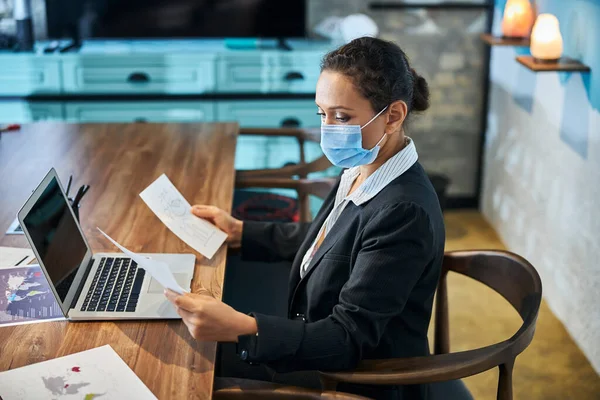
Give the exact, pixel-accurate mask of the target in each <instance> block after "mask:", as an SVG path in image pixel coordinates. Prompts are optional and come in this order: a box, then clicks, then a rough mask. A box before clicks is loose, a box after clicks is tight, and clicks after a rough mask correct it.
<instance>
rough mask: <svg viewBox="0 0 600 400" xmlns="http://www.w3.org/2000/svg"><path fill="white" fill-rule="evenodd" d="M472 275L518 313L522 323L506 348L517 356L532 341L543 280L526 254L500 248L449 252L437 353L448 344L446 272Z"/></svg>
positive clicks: (443, 275) (440, 294) (438, 318)
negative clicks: (525, 257)
mask: <svg viewBox="0 0 600 400" xmlns="http://www.w3.org/2000/svg"><path fill="white" fill-rule="evenodd" d="M449 271H454V272H456V273H459V274H462V275H465V276H468V277H470V278H473V279H475V280H477V281H479V282H481V283H483V284H484V285H486V286H488V287H490V288H491V289H493V290H494V291H496V292H497V293H499V294H500V295H501V296H502V297H504V298H505V299H506V300H507V301H508V302H509V303H510V304H511V305H512V306H513V307H514V308H515V310H516V311H517V312H518V313H519V315H520V316H521V319H522V320H523V324H522V326H521V328H520V329H519V330H518V331H517V332H516V333H515V334H514V335H513V336H512V337H511V338H510V339H509V343H510V346H509V347H508V348H507V351H508V352H510V353H511V354H514V355H515V356H516V355H517V354H519V353H521V352H522V351H523V350H524V349H525V348H526V347H527V346H528V345H529V343H531V340H532V338H533V334H534V331H535V323H536V320H537V315H538V311H539V308H540V304H541V300H542V282H541V279H540V276H539V275H538V273H537V271H536V270H535V268H534V267H533V266H532V265H531V264H530V263H529V262H528V261H527V260H525V259H524V258H523V257H521V256H518V255H516V254H513V253H510V252H507V251H499V250H469V251H454V252H447V253H446V254H445V255H444V262H443V265H442V273H441V277H440V282H439V285H438V292H437V298H436V320H435V323H436V324H435V332H434V334H435V344H434V346H435V354H446V353H449V351H450V346H449V322H448V295H447V287H446V286H447V280H446V277H447V274H448V272H449Z"/></svg>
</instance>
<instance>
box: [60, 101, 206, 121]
mask: <svg viewBox="0 0 600 400" xmlns="http://www.w3.org/2000/svg"><path fill="white" fill-rule="evenodd" d="M65 108H66V117H67V120H68V121H70V122H210V121H213V120H214V105H213V103H211V102H202V101H167V102H159V101H137V102H119V101H114V102H95V101H90V102H76V103H67V104H66V106H65Z"/></svg>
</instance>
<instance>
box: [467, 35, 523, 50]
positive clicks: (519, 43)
mask: <svg viewBox="0 0 600 400" xmlns="http://www.w3.org/2000/svg"><path fill="white" fill-rule="evenodd" d="M479 37H480V38H481V40H483V41H484V42H485V43H487V44H489V45H490V46H516V47H529V39H523V38H508V37H504V36H493V35H490V34H489V33H482V34H481V35H480V36H479Z"/></svg>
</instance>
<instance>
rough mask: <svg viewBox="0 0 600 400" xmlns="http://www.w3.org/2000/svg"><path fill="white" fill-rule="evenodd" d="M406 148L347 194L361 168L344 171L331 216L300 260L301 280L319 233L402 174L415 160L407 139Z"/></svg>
mask: <svg viewBox="0 0 600 400" xmlns="http://www.w3.org/2000/svg"><path fill="white" fill-rule="evenodd" d="M407 140H408V146H406V147H405V148H403V149H402V150H401V151H399V152H398V154H396V155H394V156H393V157H392V158H390V159H389V160H387V161H386V162H385V163H384V164H383V165H382V166H381V167H379V168H377V170H376V171H375V172H374V173H372V174H371V175H370V176H369V177H368V178H367V179H365V181H364V182H363V183H362V184H361V185H360V186H359V187H358V188H356V190H354V192H352V193H351V194H348V192H349V191H350V188H351V187H352V184H353V183H354V181H355V180H356V178H357V177H358V175H359V174H360V167H353V168H349V169H347V170H345V171H344V173H343V174H342V178H341V180H340V186H339V187H338V190H337V192H336V195H335V202H334V203H333V209H332V210H331V213H330V214H329V216H328V217H327V219H326V220H325V222H324V223H323V226H321V229H320V230H319V233H318V234H317V236H316V237H315V240H314V242H313V244H312V245H311V246H310V248H309V249H308V251H307V252H306V254H305V255H304V258H303V259H302V267H301V268H300V277H301V278H303V277H304V274H305V273H306V271H307V270H308V267H309V265H310V262H311V261H312V258H313V256H314V253H315V252H316V250H317V249H315V247H316V246H317V243H318V240H319V238H320V237H321V234H323V232H324V235H325V236H327V233H328V232H330V231H331V229H332V228H333V226H334V225H335V223H336V222H337V220H338V218H339V217H340V215H341V214H342V211H344V209H345V208H346V205H347V204H348V203H349V202H353V203H354V204H356V205H357V206H359V205H361V204H364V203H365V202H367V201H369V200H371V199H372V198H373V197H375V195H376V194H377V193H379V192H380V191H381V190H382V189H383V188H384V187H386V186H387V185H388V184H389V183H390V182H391V181H393V180H394V179H396V178H397V177H399V176H400V175H402V174H403V173H404V172H406V171H407V170H408V169H409V168H410V167H412V166H413V165H414V164H415V163H416V162H417V160H418V158H419V156H418V154H417V149H416V147H415V144H414V142H413V141H412V139H410V138H407Z"/></svg>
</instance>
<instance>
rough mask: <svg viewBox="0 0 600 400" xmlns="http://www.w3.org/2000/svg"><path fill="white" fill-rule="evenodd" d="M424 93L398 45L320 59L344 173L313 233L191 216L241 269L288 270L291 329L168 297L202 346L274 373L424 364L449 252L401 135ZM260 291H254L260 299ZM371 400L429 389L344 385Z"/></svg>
mask: <svg viewBox="0 0 600 400" xmlns="http://www.w3.org/2000/svg"><path fill="white" fill-rule="evenodd" d="M428 97H429V92H428V87H427V83H426V81H425V80H424V79H423V78H422V77H421V76H419V75H418V74H417V73H416V72H415V71H414V70H413V69H412V68H411V67H410V66H409V63H408V60H407V57H406V55H405V54H404V52H403V51H402V50H401V49H400V48H399V47H398V46H396V45H395V44H393V43H390V42H386V41H383V40H379V39H374V38H360V39H356V40H354V41H352V42H350V43H348V44H346V45H344V46H342V47H340V48H339V49H337V50H335V51H333V52H331V53H329V54H328V55H326V56H325V58H324V60H323V63H322V72H321V75H320V77H319V80H318V83H317V89H316V99H315V100H316V104H317V108H318V114H319V115H320V116H321V123H322V125H321V147H322V149H323V152H324V153H325V155H326V156H327V157H328V158H329V160H330V161H331V162H332V163H333V164H335V165H338V166H340V167H343V168H346V169H345V170H344V172H343V173H342V175H341V176H340V178H339V180H338V183H337V184H336V186H335V188H334V189H333V190H332V192H331V193H330V194H329V196H328V197H327V199H326V200H325V202H324V204H323V206H322V208H321V210H320V211H319V213H318V215H317V216H316V218H315V220H314V221H313V223H312V224H299V223H289V224H283V223H263V222H242V221H239V220H236V219H234V218H233V217H231V216H230V215H229V214H228V213H226V212H224V211H222V210H220V209H218V208H215V207H211V206H204V205H198V206H194V207H193V209H192V212H193V213H194V214H195V215H196V216H198V217H200V218H205V219H207V220H209V221H211V222H212V223H214V224H215V225H216V226H218V227H219V228H220V229H222V230H223V231H225V232H226V233H227V234H228V243H229V246H230V247H233V248H239V247H241V252H242V257H243V258H245V259H247V260H262V261H278V260H289V261H290V262H292V271H291V276H290V297H289V302H288V307H289V316H288V318H287V319H286V318H281V317H274V316H268V315H262V314H259V313H251V314H250V315H246V314H242V313H239V312H237V311H235V310H234V309H233V308H231V307H229V306H227V305H225V304H224V303H222V302H220V301H217V300H215V299H213V298H212V297H210V296H208V295H206V294H186V295H183V296H177V295H175V294H174V293H172V292H169V293H167V297H168V298H169V299H170V300H171V301H172V302H173V303H174V304H175V305H176V306H177V307H178V311H179V314H180V315H181V317H182V318H183V321H184V322H185V324H186V325H187V327H188V328H189V331H190V332H191V334H192V336H194V337H195V338H196V339H198V340H215V341H221V342H224V341H231V342H238V346H239V355H240V358H241V359H242V360H244V361H246V362H248V363H258V364H266V365H268V366H269V367H271V368H272V369H274V370H275V371H278V372H286V371H301V370H313V371H314V370H344V369H351V368H353V367H355V366H356V364H357V363H358V362H359V361H360V360H364V359H378V358H397V357H413V356H424V355H428V354H429V347H428V341H427V329H428V326H429V320H430V317H431V307H432V302H433V296H434V292H435V289H436V286H437V282H438V279H439V274H440V268H441V263H442V257H443V251H444V240H445V238H444V223H443V219H442V213H441V210H440V206H439V202H438V199H437V197H436V194H435V191H434V189H433V187H432V185H431V183H430V181H429V180H428V177H427V175H426V174H425V172H424V170H423V168H422V167H421V165H420V164H419V163H418V161H417V152H416V149H415V145H414V143H413V141H412V140H411V139H410V138H408V137H406V136H405V135H404V127H405V126H406V121H407V118H408V117H409V116H410V114H411V113H412V112H415V111H424V110H426V109H427V108H428ZM257 290H260V288H257ZM339 390H340V391H347V392H354V393H358V394H363V395H367V396H370V397H374V398H378V399H379V398H394V399H397V398H411V399H412V398H424V397H426V392H427V388H426V387H424V386H413V387H365V386H352V387H350V386H347V385H346V386H344V385H339Z"/></svg>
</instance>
